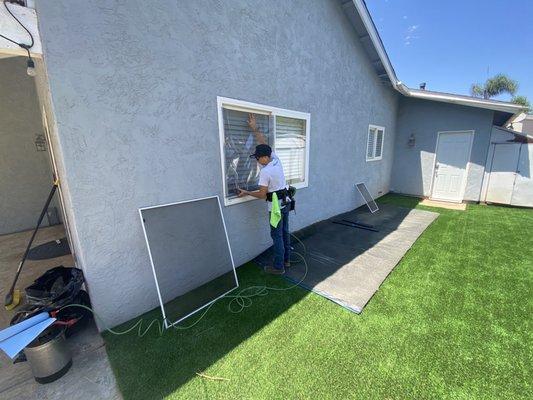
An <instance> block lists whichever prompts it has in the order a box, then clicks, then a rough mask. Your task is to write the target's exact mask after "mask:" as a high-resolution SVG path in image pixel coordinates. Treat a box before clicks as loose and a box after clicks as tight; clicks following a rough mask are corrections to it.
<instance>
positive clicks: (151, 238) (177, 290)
mask: <svg viewBox="0 0 533 400" xmlns="http://www.w3.org/2000/svg"><path fill="white" fill-rule="evenodd" d="M140 215H141V219H142V224H143V229H144V233H145V238H146V244H147V246H148V251H149V254H150V260H151V263H152V268H153V273H154V278H155V282H156V287H157V290H158V294H159V296H160V297H159V299H160V302H161V310H162V312H163V316H164V318H165V326H167V327H168V325H169V324H173V323H177V322H179V321H181V320H183V319H184V318H187V317H188V316H190V315H192V314H193V313H195V312H197V311H199V310H201V309H202V308H204V307H206V306H207V305H209V304H211V303H212V302H213V301H215V300H216V299H218V298H220V297H221V296H223V295H224V294H226V293H228V292H229V291H231V290H233V289H235V288H236V287H237V286H238V282H237V276H236V274H235V267H234V264H233V258H232V255H231V249H230V247H229V241H228V237H227V234H226V230H225V225H224V219H223V215H222V213H221V210H220V205H219V201H218V197H209V198H205V199H198V200H193V201H185V202H181V203H174V204H168V205H162V206H157V207H148V208H142V209H140Z"/></svg>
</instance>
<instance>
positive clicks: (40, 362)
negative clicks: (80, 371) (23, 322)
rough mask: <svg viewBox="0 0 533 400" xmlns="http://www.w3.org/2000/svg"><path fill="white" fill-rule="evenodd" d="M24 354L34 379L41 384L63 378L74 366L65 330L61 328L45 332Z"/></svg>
mask: <svg viewBox="0 0 533 400" xmlns="http://www.w3.org/2000/svg"><path fill="white" fill-rule="evenodd" d="M24 354H25V355H26V358H27V360H28V362H29V363H30V366H31V371H32V373H33V377H34V378H35V380H36V381H37V382H39V383H50V382H53V381H55V380H57V379H59V378H61V377H62V376H63V375H65V374H66V373H67V371H68V370H69V369H70V367H71V366H72V355H71V354H70V350H69V348H68V346H67V341H66V339H65V330H64V329H61V328H55V327H54V328H49V329H47V330H46V331H44V332H43V334H41V335H40V336H39V337H38V338H37V339H35V340H34V341H33V342H31V343H30V344H29V345H28V346H27V347H26V348H25V349H24Z"/></svg>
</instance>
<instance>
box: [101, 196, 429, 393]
mask: <svg viewBox="0 0 533 400" xmlns="http://www.w3.org/2000/svg"><path fill="white" fill-rule="evenodd" d="M418 202H419V199H416V198H406V197H396V196H393V197H390V196H386V197H385V198H382V199H380V203H381V204H386V203H390V204H392V205H394V206H400V207H404V208H403V209H398V208H396V207H390V206H389V207H384V208H383V210H382V211H380V213H379V215H372V214H370V213H369V212H368V211H367V210H366V208H365V207H363V208H360V209H358V210H357V213H356V214H354V213H355V211H353V212H350V213H345V214H342V215H341V216H338V217H339V218H340V217H343V218H348V217H350V218H352V219H353V218H355V217H357V219H358V220H359V221H361V222H365V223H369V224H371V223H379V224H380V231H379V232H371V231H367V230H356V229H354V228H352V227H346V226H342V225H338V224H332V223H330V222H331V221H323V222H320V223H318V224H315V225H313V226H311V227H308V228H306V229H304V230H302V231H301V232H300V233H298V236H299V237H302V240H303V241H304V242H305V244H306V246H308V248H309V249H313V250H316V251H318V250H320V249H322V250H321V251H324V252H325V253H327V254H326V255H327V256H330V257H333V258H334V259H335V260H336V262H335V263H328V265H326V266H325V265H323V264H320V263H318V264H317V263H316V260H313V258H312V257H309V258H308V257H306V259H307V261H308V264H309V268H310V269H312V268H314V269H315V278H316V279H315V280H316V281H317V282H319V281H322V280H324V279H327V278H328V277H329V276H331V275H332V274H335V273H336V272H337V271H338V270H339V269H340V268H341V267H342V266H343V265H346V264H348V263H350V262H351V261H352V260H354V259H355V258H356V257H357V256H358V255H360V254H362V253H364V252H365V251H367V250H368V248H370V247H373V246H375V245H376V243H379V242H380V241H381V240H383V238H384V237H385V236H387V235H388V234H389V233H390V232H392V231H394V230H396V228H397V226H398V225H399V224H400V223H401V222H402V221H403V220H404V219H405V218H406V216H407V215H408V214H409V208H414V207H416V205H417V204H418ZM326 267H327V268H326ZM293 268H294V271H296V272H298V271H299V270H298V267H297V266H294V267H293ZM237 273H238V276H239V282H240V288H238V289H237V290H236V291H234V292H232V294H234V293H238V292H239V291H241V290H243V289H245V288H247V287H249V286H256V285H267V286H271V287H286V288H288V287H290V286H293V285H292V284H291V283H289V282H287V281H286V280H285V279H283V278H281V277H273V276H268V275H266V274H264V273H263V272H262V271H261V270H260V269H259V268H258V267H257V266H256V265H255V264H252V263H249V264H246V265H244V266H242V267H240V268H238V269H237ZM315 283H316V282H315ZM313 285H314V284H311V286H313ZM308 294H309V292H308V291H307V290H304V289H301V288H298V287H294V288H292V289H290V290H287V291H282V292H279V291H271V292H270V293H269V294H268V295H267V296H264V297H263V296H261V297H255V298H254V299H253V302H252V304H251V305H250V306H249V307H247V308H245V309H243V311H242V312H240V313H232V312H230V311H229V310H228V305H229V302H230V299H228V298H224V299H222V300H220V301H218V302H217V303H215V305H214V306H213V307H211V308H210V309H209V311H208V312H207V314H206V315H205V317H203V318H202V320H201V321H200V322H199V323H198V324H197V325H194V326H193V327H192V328H190V329H187V330H179V331H176V330H173V329H169V330H167V331H165V332H164V333H163V335H162V336H159V335H158V333H157V329H155V327H154V328H152V330H151V331H150V332H149V333H148V334H147V335H146V336H144V337H142V338H139V337H138V336H137V335H136V332H132V333H130V334H127V335H124V336H115V335H112V334H110V333H105V334H104V338H105V340H106V348H107V353H108V356H109V359H110V362H111V365H112V367H113V370H114V372H115V376H116V379H117V382H118V385H119V388H120V391H121V392H122V395H123V397H124V399H126V400H130V399H140V398H143V399H144V398H161V397H165V396H167V395H169V394H171V393H173V392H175V391H176V390H177V389H178V388H180V387H181V386H183V385H184V384H186V383H187V382H188V381H189V380H190V379H192V378H194V377H195V376H196V373H197V372H202V371H204V370H206V369H207V368H209V367H210V366H211V365H213V364H214V363H216V362H217V361H218V360H220V359H222V358H223V357H224V356H226V355H227V354H228V353H230V352H232V351H233V350H234V349H235V348H237V347H238V346H239V345H240V344H241V343H243V342H245V341H246V340H247V339H249V338H250V337H252V336H253V335H254V334H255V333H256V332H258V331H259V330H261V329H262V328H264V327H265V326H267V325H268V324H269V323H271V322H272V321H274V320H275V319H276V318H278V317H279V316H280V315H282V314H283V313H284V312H285V311H287V310H288V309H289V308H291V307H292V306H293V305H294V304H296V303H298V302H299V301H300V300H302V299H303V298H304V297H305V296H307V295H308ZM233 306H235V304H233ZM234 308H235V307H233V309H234ZM201 315H202V312H200V313H198V314H197V315H196V316H192V317H191V318H189V319H187V320H186V321H185V322H184V323H183V325H185V326H187V325H190V324H193V323H194V322H195V321H196V320H197V318H199V317H200V316H201ZM142 318H143V320H144V322H145V323H144V326H145V327H146V326H148V324H149V323H150V322H151V321H152V320H154V319H158V320H161V312H160V310H159V309H155V310H152V311H151V312H149V313H147V314H145V315H144V316H143V317H142ZM136 321H137V320H134V321H131V322H129V323H126V324H124V325H122V326H121V327H119V328H117V330H124V329H126V328H128V327H130V326H132V325H133V324H134V323H135V322H136ZM183 325H182V326H183ZM266 345H267V346H268V349H265V351H266V352H271V351H273V350H274V349H275V346H276V343H275V342H274V341H273V342H266Z"/></svg>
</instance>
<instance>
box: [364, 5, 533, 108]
mask: <svg viewBox="0 0 533 400" xmlns="http://www.w3.org/2000/svg"><path fill="white" fill-rule="evenodd" d="M366 4H367V7H368V9H369V11H370V14H371V15H372V18H373V20H374V23H375V24H376V26H377V28H378V31H379V34H380V36H381V39H382V40H383V43H384V45H385V49H386V50H387V54H388V55H389V58H390V59H391V62H392V65H393V66H394V69H395V71H396V75H397V76H398V79H400V80H401V81H402V82H403V83H405V84H406V85H407V86H409V87H414V88H418V84H419V83H420V82H427V87H426V88H427V89H428V90H436V91H443V92H451V93H459V94H469V91H470V85H471V84H472V83H474V82H484V81H485V79H486V78H487V68H488V74H489V75H490V76H492V75H494V74H496V73H499V72H501V73H504V74H507V75H508V76H510V77H511V78H513V79H515V80H516V81H518V83H519V89H518V94H521V95H525V96H527V97H528V99H529V101H530V103H532V104H533V0H507V1H505V0H462V1H458V0H440V1H439V0H366ZM498 99H499V100H509V96H500V97H499V98H498Z"/></svg>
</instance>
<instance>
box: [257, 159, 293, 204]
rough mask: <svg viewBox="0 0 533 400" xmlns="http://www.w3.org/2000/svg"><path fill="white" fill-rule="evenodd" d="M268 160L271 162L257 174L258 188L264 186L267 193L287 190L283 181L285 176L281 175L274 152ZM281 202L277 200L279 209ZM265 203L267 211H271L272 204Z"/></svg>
mask: <svg viewBox="0 0 533 400" xmlns="http://www.w3.org/2000/svg"><path fill="white" fill-rule="evenodd" d="M270 158H271V161H270V162H269V163H268V164H267V165H265V166H264V167H261V171H260V172H259V186H266V187H267V188H268V189H267V191H268V192H269V193H270V192H275V191H277V190H281V189H285V188H287V182H286V181H285V174H284V173H283V166H282V165H281V160H280V159H279V158H278V156H277V155H276V153H274V152H272V154H271V155H270ZM282 200H283V199H279V202H280V207H282V206H281V201H282ZM267 203H268V211H271V210H272V202H270V201H268V202H267Z"/></svg>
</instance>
